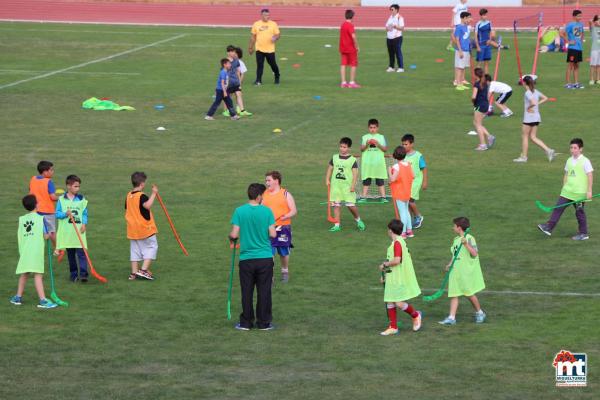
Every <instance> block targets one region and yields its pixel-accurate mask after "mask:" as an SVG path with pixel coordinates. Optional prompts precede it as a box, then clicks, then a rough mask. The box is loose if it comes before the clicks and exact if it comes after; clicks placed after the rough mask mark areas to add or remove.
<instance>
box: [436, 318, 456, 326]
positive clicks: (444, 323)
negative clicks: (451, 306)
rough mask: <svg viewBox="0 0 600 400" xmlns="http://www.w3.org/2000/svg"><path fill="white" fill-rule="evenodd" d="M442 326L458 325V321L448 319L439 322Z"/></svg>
mask: <svg viewBox="0 0 600 400" xmlns="http://www.w3.org/2000/svg"><path fill="white" fill-rule="evenodd" d="M438 324H440V325H456V320H455V319H454V318H450V317H446V319H445V320H443V321H439V322H438Z"/></svg>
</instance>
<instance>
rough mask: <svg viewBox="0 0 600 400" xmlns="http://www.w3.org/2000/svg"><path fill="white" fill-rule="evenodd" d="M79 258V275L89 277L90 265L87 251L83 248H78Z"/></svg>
mask: <svg viewBox="0 0 600 400" xmlns="http://www.w3.org/2000/svg"><path fill="white" fill-rule="evenodd" d="M77 259H78V261H79V277H80V278H87V277H88V269H87V267H88V265H87V258H86V257H85V252H84V251H83V249H77Z"/></svg>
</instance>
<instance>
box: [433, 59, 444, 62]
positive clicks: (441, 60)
mask: <svg viewBox="0 0 600 400" xmlns="http://www.w3.org/2000/svg"><path fill="white" fill-rule="evenodd" d="M435 62H436V63H443V62H444V59H443V58H436V59H435Z"/></svg>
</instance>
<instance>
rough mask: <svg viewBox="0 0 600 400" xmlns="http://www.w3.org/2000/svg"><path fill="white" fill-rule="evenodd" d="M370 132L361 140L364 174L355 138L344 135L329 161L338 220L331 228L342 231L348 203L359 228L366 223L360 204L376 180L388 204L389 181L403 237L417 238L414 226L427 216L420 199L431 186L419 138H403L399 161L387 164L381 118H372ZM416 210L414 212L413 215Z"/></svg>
mask: <svg viewBox="0 0 600 400" xmlns="http://www.w3.org/2000/svg"><path fill="white" fill-rule="evenodd" d="M368 129H369V132H368V133H366V134H365V135H363V136H362V140H361V148H360V149H361V152H362V154H361V156H360V157H361V162H360V165H361V168H360V169H361V172H360V174H361V176H360V177H359V173H358V160H357V158H356V157H354V156H353V155H352V154H351V153H350V151H351V148H352V139H350V138H348V137H343V138H341V139H340V142H339V153H338V154H334V155H333V156H332V157H331V159H330V160H329V166H328V168H327V173H326V177H325V184H326V185H327V187H328V188H329V198H328V201H329V203H330V204H329V205H328V206H332V207H333V209H334V219H335V221H336V222H335V223H334V225H333V226H332V227H331V229H330V231H332V232H338V231H340V230H341V229H342V228H341V211H340V209H341V206H342V205H345V206H346V207H347V208H348V210H349V211H350V212H351V213H352V216H353V217H354V220H355V221H356V224H357V227H358V229H359V230H364V229H365V224H364V222H363V221H362V220H361V218H360V215H359V213H358V208H357V207H356V204H357V203H359V204H360V203H365V202H367V201H368V191H369V188H370V186H371V185H372V183H373V181H374V182H375V185H377V187H378V192H379V198H378V201H380V202H382V203H387V202H388V201H389V200H388V199H387V195H386V188H385V184H386V181H388V182H389V185H390V191H391V195H392V201H393V205H394V208H395V209H396V215H397V217H399V218H400V220H401V221H402V223H403V232H402V236H403V237H404V238H407V237H414V233H413V230H412V229H413V228H415V229H417V228H420V227H421V224H422V223H423V216H422V215H421V213H420V212H419V210H418V208H417V205H416V201H417V200H419V193H420V191H421V189H423V190H425V189H427V185H428V177H427V164H426V163H425V159H424V157H423V155H422V154H421V153H420V152H418V151H416V150H415V149H414V142H415V138H414V136H413V135H411V134H406V135H404V136H403V137H402V145H400V146H397V147H396V148H395V149H394V152H393V155H392V157H393V158H394V159H395V160H396V161H397V162H396V163H395V164H394V165H393V166H391V167H388V166H387V164H386V155H385V152H386V151H387V149H388V146H387V142H386V140H385V137H384V136H383V135H382V134H380V133H379V121H378V120H376V119H370V120H369V121H368ZM358 179H361V180H362V185H363V191H362V197H360V198H359V199H357V195H356V191H355V190H356V184H357V182H358ZM411 212H412V215H411Z"/></svg>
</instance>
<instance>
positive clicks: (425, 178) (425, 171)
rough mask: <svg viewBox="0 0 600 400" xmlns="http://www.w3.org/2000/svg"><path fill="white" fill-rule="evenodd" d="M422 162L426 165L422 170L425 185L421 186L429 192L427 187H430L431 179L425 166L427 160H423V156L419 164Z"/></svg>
mask: <svg viewBox="0 0 600 400" xmlns="http://www.w3.org/2000/svg"><path fill="white" fill-rule="evenodd" d="M421 161H422V162H423V164H424V166H423V168H421V172H422V173H423V183H422V184H421V189H423V190H427V186H429V178H428V175H427V165H426V164H425V159H424V158H423V156H421V159H420V160H419V163H421ZM419 168H420V167H419Z"/></svg>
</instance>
